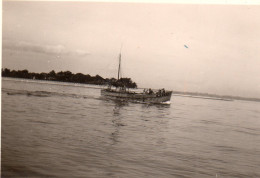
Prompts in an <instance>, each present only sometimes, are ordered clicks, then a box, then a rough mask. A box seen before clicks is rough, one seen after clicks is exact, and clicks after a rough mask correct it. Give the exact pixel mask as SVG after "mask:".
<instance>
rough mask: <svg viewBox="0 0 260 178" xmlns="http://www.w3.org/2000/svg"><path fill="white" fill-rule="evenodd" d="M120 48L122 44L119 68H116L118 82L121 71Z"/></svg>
mask: <svg viewBox="0 0 260 178" xmlns="http://www.w3.org/2000/svg"><path fill="white" fill-rule="evenodd" d="M122 46H123V44H121V48H120V53H119V66H118V73H117V80H119V78H121V77H120V70H121V51H122Z"/></svg>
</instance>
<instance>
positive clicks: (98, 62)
mask: <svg viewBox="0 0 260 178" xmlns="http://www.w3.org/2000/svg"><path fill="white" fill-rule="evenodd" d="M2 10H3V20H2V33H3V35H2V67H3V68H5V67H6V68H9V69H14V70H23V69H27V70H29V71H30V72H50V71H51V70H55V71H56V72H59V71H67V70H69V71H71V72H73V73H78V72H80V73H83V74H90V75H96V74H98V75H100V76H102V77H104V78H110V77H115V78H116V77H117V67H118V55H119V53H120V48H121V46H122V51H121V53H122V64H121V65H122V75H123V77H129V78H132V80H133V81H135V82H136V83H137V84H138V86H139V87H147V88H166V89H169V90H178V91H191V92H206V93H213V94H219V95H235V96H244V97H260V5H212V4H211V5H209V4H173V3H112V2H69V1H64V2H51V1H45V2H36V1H34V2H33V1H24V2H19V1H3V6H2Z"/></svg>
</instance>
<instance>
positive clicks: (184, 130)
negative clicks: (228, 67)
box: [1, 80, 260, 177]
mask: <svg viewBox="0 0 260 178" xmlns="http://www.w3.org/2000/svg"><path fill="white" fill-rule="evenodd" d="M259 108H260V107H259V103H253V102H240V101H237V102H223V101H218V100H203V99H199V98H182V97H177V96H176V97H173V98H172V101H171V104H140V103H130V102H122V101H114V100H106V99H103V98H100V90H98V89H97V88H91V87H89V88H86V87H84V86H74V85H69V84H68V85H65V86H64V85H59V84H55V85H54V84H51V85H49V84H46V83H45V84H42V83H41V82H26V81H23V82H19V80H16V81H12V80H8V81H6V80H3V85H2V160H1V161H2V175H3V177H216V176H217V177H260V172H259V166H258V165H260V159H259V156H258V155H260V149H259V148H260V140H259V138H260V137H259V136H260V133H259V130H260V122H259V118H260V115H259V114H260V109H259Z"/></svg>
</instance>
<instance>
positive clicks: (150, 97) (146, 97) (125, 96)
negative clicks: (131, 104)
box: [101, 89, 172, 103]
mask: <svg viewBox="0 0 260 178" xmlns="http://www.w3.org/2000/svg"><path fill="white" fill-rule="evenodd" d="M171 95H172V91H166V92H165V93H164V94H163V95H160V96H158V95H156V94H145V93H134V92H123V91H116V90H109V89H102V90H101V96H104V97H106V98H111V99H118V100H124V101H135V102H142V103H163V102H167V101H170V100H171Z"/></svg>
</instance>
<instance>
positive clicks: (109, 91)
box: [101, 50, 172, 103]
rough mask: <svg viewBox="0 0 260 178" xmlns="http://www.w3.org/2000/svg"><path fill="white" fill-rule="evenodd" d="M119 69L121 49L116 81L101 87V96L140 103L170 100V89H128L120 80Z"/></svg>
mask: <svg viewBox="0 0 260 178" xmlns="http://www.w3.org/2000/svg"><path fill="white" fill-rule="evenodd" d="M120 70H121V50H120V54H119V66H118V75H117V81H116V82H114V83H113V84H109V85H108V87H107V88H104V89H101V96H103V97H106V98H110V99H116V100H121V101H133V102H141V103H164V102H169V101H170V100H171V96H172V91H166V90H165V89H159V90H152V89H143V91H136V90H134V91H133V90H130V88H128V86H127V85H126V84H124V82H123V80H122V79H123V78H122V77H121V76H120V74H121V72H120ZM113 87H114V88H113Z"/></svg>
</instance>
